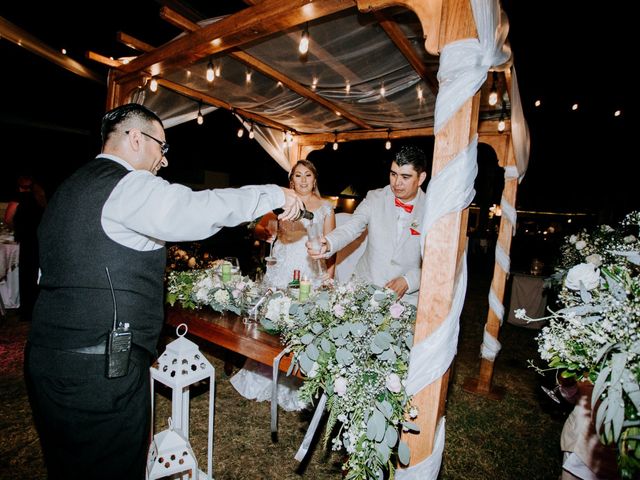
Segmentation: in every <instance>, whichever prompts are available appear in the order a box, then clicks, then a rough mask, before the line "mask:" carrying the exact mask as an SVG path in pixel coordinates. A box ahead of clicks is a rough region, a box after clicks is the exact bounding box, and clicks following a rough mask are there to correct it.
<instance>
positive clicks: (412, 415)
mask: <svg viewBox="0 0 640 480" xmlns="http://www.w3.org/2000/svg"><path fill="white" fill-rule="evenodd" d="M417 416H418V408H417V407H411V408H410V409H409V418H416V417H417Z"/></svg>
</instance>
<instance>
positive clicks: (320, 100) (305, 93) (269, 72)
mask: <svg viewBox="0 0 640 480" xmlns="http://www.w3.org/2000/svg"><path fill="white" fill-rule="evenodd" d="M162 16H163V19H164V20H167V21H168V22H170V23H172V24H173V25H175V26H177V27H179V28H183V29H185V30H186V31H189V32H194V31H196V30H198V29H200V25H198V24H197V23H195V22H191V21H190V20H188V19H186V18H184V17H182V16H181V15H180V14H178V13H177V12H173V11H170V10H169V9H166V8H165V9H164V12H163V14H162ZM228 55H229V56H230V57H231V58H233V59H235V60H238V61H239V62H241V63H244V64H245V65H248V66H249V67H251V68H253V69H254V70H257V71H258V72H260V73H262V74H263V75H265V76H267V77H269V78H271V79H273V80H276V81H278V82H281V83H282V84H283V85H284V86H285V87H287V88H288V89H290V90H292V91H293V92H295V93H297V94H298V95H300V96H301V97H304V98H307V99H309V100H311V101H313V102H315V103H317V104H319V105H321V106H323V107H324V108H326V109H327V110H329V111H331V112H332V113H334V114H337V115H338V116H342V117H344V118H345V119H347V120H349V121H350V122H351V123H353V124H355V125H357V126H359V127H360V128H366V129H370V128H372V127H371V126H370V125H368V124H367V123H366V122H364V121H362V120H361V119H359V118H358V117H356V116H355V115H353V114H351V113H349V111H347V110H345V109H344V108H342V107H339V106H338V105H336V104H334V103H333V102H330V101H329V100H327V99H325V98H324V97H322V96H320V95H318V94H317V93H315V92H314V91H313V90H310V89H308V88H306V87H304V86H303V85H301V84H299V83H298V82H296V81H294V80H292V79H291V78H289V77H287V76H286V75H284V74H283V73H281V72H279V71H277V70H276V69H274V68H273V67H271V66H269V65H267V64H266V63H264V62H262V61H261V60H259V59H257V58H255V57H253V56H251V55H249V54H248V53H246V52H243V51H240V50H236V51H232V52H230V53H229V54H228Z"/></svg>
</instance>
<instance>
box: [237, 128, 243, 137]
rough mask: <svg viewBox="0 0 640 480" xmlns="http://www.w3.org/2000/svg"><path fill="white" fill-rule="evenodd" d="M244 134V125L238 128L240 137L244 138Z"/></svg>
mask: <svg viewBox="0 0 640 480" xmlns="http://www.w3.org/2000/svg"><path fill="white" fill-rule="evenodd" d="M243 135H244V129H243V128H242V127H240V128H239V129H238V138H242V136H243Z"/></svg>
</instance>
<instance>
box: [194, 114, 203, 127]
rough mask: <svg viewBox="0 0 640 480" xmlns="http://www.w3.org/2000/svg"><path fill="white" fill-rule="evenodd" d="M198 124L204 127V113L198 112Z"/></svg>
mask: <svg viewBox="0 0 640 480" xmlns="http://www.w3.org/2000/svg"><path fill="white" fill-rule="evenodd" d="M196 122H198V125H202V124H203V123H204V117H203V116H202V113H200V112H198V118H197V119H196Z"/></svg>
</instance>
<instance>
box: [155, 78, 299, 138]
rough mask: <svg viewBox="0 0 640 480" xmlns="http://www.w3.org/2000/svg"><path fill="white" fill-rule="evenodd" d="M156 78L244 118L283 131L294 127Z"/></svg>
mask: <svg viewBox="0 0 640 480" xmlns="http://www.w3.org/2000/svg"><path fill="white" fill-rule="evenodd" d="M156 80H157V81H158V85H162V86H163V87H165V88H168V89H169V90H173V91H174V92H177V93H180V94H182V95H185V96H187V97H189V98H193V99H194V100H197V101H202V102H203V103H208V104H209V105H213V106H214V107H218V108H224V109H226V110H230V111H232V112H236V113H237V114H238V115H240V116H242V117H244V118H248V119H250V120H253V121H254V122H256V123H261V124H263V125H266V126H268V127H273V128H277V129H278V130H283V131H285V130H291V131H293V129H292V128H289V127H288V126H286V125H283V124H282V123H278V122H275V121H273V120H271V119H269V118H267V117H263V116H261V115H257V114H255V113H253V112H250V111H248V110H244V109H242V108H235V107H234V106H233V105H231V104H230V103H228V102H225V101H224V100H220V99H219V98H216V97H213V96H211V95H209V94H207V93H204V92H200V91H198V90H194V89H192V88H189V87H185V86H184V85H180V84H179V83H175V82H172V81H170V80H167V79H165V78H156Z"/></svg>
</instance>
